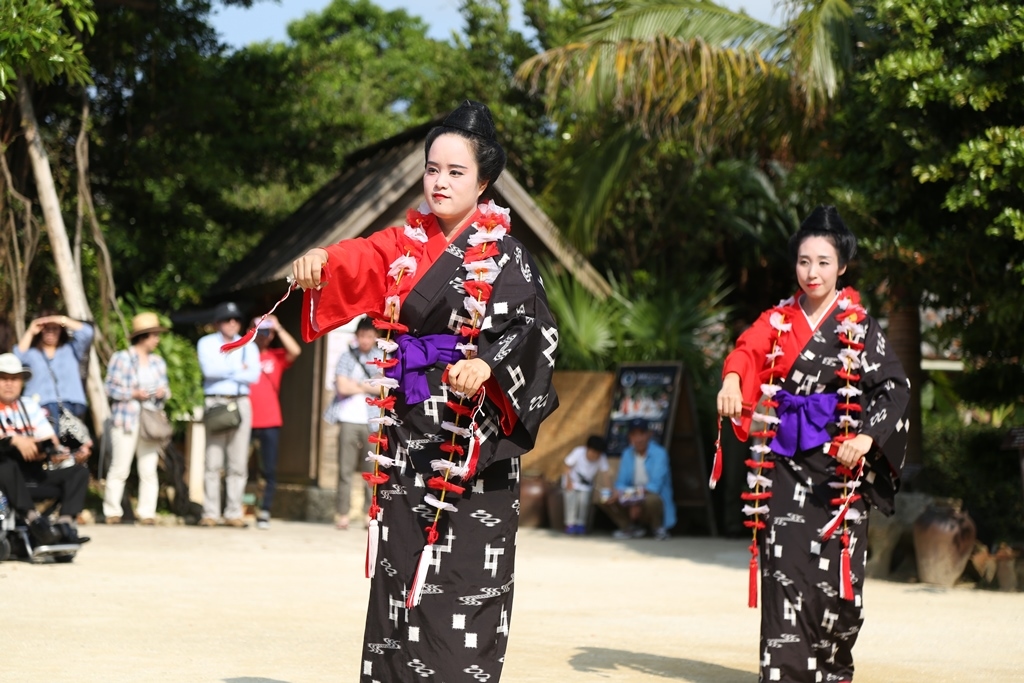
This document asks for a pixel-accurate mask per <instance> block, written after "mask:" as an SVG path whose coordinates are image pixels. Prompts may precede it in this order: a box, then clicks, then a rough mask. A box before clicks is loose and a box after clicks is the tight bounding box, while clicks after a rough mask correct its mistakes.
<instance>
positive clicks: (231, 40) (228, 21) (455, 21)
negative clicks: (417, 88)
mask: <svg viewBox="0 0 1024 683" xmlns="http://www.w3.org/2000/svg"><path fill="white" fill-rule="evenodd" d="M374 1H375V3H376V4H377V5H378V6H380V7H383V8H385V9H388V10H394V9H404V10H406V11H407V12H408V13H409V14H414V15H419V16H420V17H422V18H423V19H424V20H425V21H426V23H427V24H428V25H429V26H430V30H429V31H428V35H429V36H430V37H431V38H436V39H439V40H446V39H448V38H450V37H451V34H452V32H453V31H458V30H460V29H461V27H462V17H460V16H459V1H460V0H374ZM719 1H720V2H721V4H723V5H725V6H727V7H731V8H733V9H740V8H742V9H745V10H746V11H747V13H749V14H750V15H751V16H753V17H756V18H758V19H760V20H762V21H767V22H771V23H777V21H778V17H777V16H776V15H773V11H772V7H773V4H774V0H719ZM328 4H329V0H279V1H277V0H262V1H261V2H257V3H256V4H254V5H253V7H252V8H250V9H241V8H237V7H229V8H221V9H220V10H219V11H218V12H217V14H215V15H214V17H213V25H214V27H215V28H216V29H217V31H218V32H219V33H220V34H221V39H222V40H223V41H224V42H225V43H227V44H228V45H231V46H232V47H235V48H238V47H242V46H244V45H248V44H249V43H256V42H261V41H264V40H273V41H278V42H283V41H285V40H287V37H288V34H287V33H286V27H287V26H288V22H290V21H293V20H295V19H299V18H301V17H303V16H305V15H306V14H308V13H310V12H319V11H320V10H322V9H323V8H324V7H326V6H327V5H328ZM511 5H512V22H511V23H512V27H513V28H516V29H519V30H523V29H524V28H525V24H524V20H523V15H522V4H521V3H520V2H519V0H512V1H511Z"/></svg>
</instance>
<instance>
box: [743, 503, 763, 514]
mask: <svg viewBox="0 0 1024 683" xmlns="http://www.w3.org/2000/svg"><path fill="white" fill-rule="evenodd" d="M743 514H745V515H747V516H748V517H750V516H753V515H767V514H768V506H767V505H758V506H757V507H754V506H753V505H744V506H743Z"/></svg>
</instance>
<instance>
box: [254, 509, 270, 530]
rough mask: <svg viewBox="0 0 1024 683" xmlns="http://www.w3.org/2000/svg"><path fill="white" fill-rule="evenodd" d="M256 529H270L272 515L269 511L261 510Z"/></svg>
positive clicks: (257, 515)
mask: <svg viewBox="0 0 1024 683" xmlns="http://www.w3.org/2000/svg"><path fill="white" fill-rule="evenodd" d="M256 528H257V529H264V530H266V529H269V528H270V513H269V512H268V511H266V510H260V511H259V512H257V513H256Z"/></svg>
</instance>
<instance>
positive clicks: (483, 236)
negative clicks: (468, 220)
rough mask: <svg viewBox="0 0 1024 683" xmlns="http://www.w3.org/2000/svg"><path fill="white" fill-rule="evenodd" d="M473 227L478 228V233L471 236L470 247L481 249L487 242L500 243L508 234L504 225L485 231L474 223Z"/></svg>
mask: <svg viewBox="0 0 1024 683" xmlns="http://www.w3.org/2000/svg"><path fill="white" fill-rule="evenodd" d="M473 226H474V227H475V228H476V231H475V232H473V234H472V235H470V236H469V240H468V242H469V246H471V247H479V246H480V245H481V244H485V243H487V242H500V241H501V240H503V239H505V235H507V234H508V230H507V229H506V228H505V226H503V225H499V226H497V227H495V228H492V229H491V230H484V229H483V228H481V227H479V226H478V225H476V223H474V224H473Z"/></svg>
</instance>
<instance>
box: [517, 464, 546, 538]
mask: <svg viewBox="0 0 1024 683" xmlns="http://www.w3.org/2000/svg"><path fill="white" fill-rule="evenodd" d="M547 494H548V485H547V482H545V481H544V477H543V476H542V475H541V474H539V473H533V472H523V473H522V476H521V477H520V482H519V526H525V527H542V526H544V525H545V524H546V523H547Z"/></svg>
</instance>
